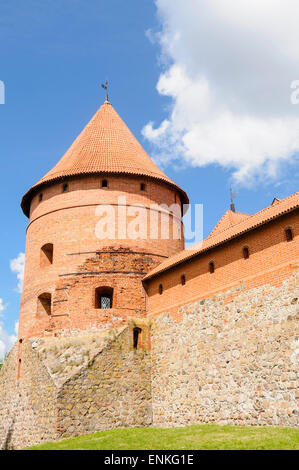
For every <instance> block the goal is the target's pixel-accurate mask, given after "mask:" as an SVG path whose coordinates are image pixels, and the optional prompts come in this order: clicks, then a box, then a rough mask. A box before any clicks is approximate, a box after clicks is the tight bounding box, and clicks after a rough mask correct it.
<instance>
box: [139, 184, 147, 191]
mask: <svg viewBox="0 0 299 470" xmlns="http://www.w3.org/2000/svg"><path fill="white" fill-rule="evenodd" d="M140 189H141V191H145V189H146V185H145V183H141V185H140Z"/></svg>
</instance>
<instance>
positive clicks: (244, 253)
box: [243, 246, 249, 259]
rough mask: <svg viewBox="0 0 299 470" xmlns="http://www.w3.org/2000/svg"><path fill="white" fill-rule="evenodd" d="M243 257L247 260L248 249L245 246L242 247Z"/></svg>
mask: <svg viewBox="0 0 299 470" xmlns="http://www.w3.org/2000/svg"><path fill="white" fill-rule="evenodd" d="M243 257H244V259H248V258H249V248H248V247H247V246H244V248H243Z"/></svg>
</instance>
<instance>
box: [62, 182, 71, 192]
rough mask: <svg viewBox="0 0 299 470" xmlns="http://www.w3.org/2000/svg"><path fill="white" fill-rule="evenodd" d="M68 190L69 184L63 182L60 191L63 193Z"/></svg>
mask: <svg viewBox="0 0 299 470" xmlns="http://www.w3.org/2000/svg"><path fill="white" fill-rule="evenodd" d="M68 190H69V185H68V184H67V183H65V184H64V185H63V186H62V192H63V193H67V192H68Z"/></svg>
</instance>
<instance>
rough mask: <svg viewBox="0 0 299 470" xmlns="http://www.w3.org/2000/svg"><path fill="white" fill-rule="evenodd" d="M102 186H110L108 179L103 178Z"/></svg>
mask: <svg viewBox="0 0 299 470" xmlns="http://www.w3.org/2000/svg"><path fill="white" fill-rule="evenodd" d="M102 188H108V181H107V180H102Z"/></svg>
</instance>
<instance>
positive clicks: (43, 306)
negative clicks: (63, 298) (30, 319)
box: [37, 293, 52, 315]
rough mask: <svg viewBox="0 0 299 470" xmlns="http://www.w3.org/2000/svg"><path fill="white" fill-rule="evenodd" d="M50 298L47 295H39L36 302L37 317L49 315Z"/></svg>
mask: <svg viewBox="0 0 299 470" xmlns="http://www.w3.org/2000/svg"><path fill="white" fill-rule="evenodd" d="M51 301H52V296H51V294H49V293H44V294H41V295H40V296H39V297H38V300H37V313H38V314H39V315H45V314H46V315H51V313H52V312H51V304H52V302H51Z"/></svg>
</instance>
